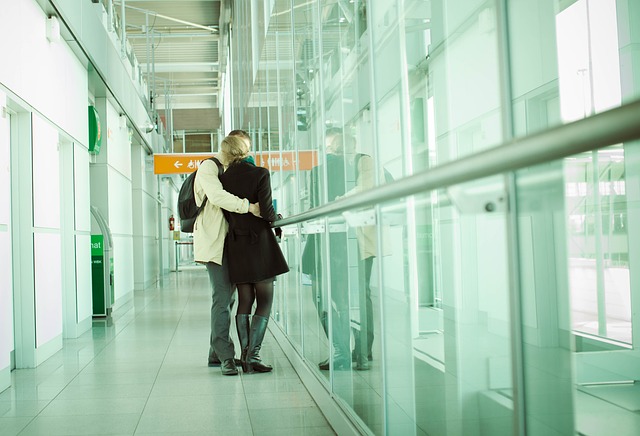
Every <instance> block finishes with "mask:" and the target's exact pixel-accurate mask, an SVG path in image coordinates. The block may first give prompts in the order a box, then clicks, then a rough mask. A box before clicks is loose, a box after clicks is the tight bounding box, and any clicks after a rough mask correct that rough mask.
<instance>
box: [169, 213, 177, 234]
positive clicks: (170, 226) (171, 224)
mask: <svg viewBox="0 0 640 436" xmlns="http://www.w3.org/2000/svg"><path fill="white" fill-rule="evenodd" d="M175 223H176V220H175V218H173V215H171V216H170V217H169V230H171V231H173V230H174V228H175Z"/></svg>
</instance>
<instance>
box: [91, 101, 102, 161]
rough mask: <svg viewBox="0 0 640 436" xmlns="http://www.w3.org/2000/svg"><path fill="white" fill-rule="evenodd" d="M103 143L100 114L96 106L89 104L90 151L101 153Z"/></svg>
mask: <svg viewBox="0 0 640 436" xmlns="http://www.w3.org/2000/svg"><path fill="white" fill-rule="evenodd" d="M101 145H102V128H101V126H100V116H99V115H98V111H97V110H96V108H95V107H94V106H89V153H92V154H98V153H100V146H101Z"/></svg>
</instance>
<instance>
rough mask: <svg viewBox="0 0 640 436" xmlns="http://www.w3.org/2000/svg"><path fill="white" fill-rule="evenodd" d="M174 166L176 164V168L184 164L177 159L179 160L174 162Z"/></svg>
mask: <svg viewBox="0 0 640 436" xmlns="http://www.w3.org/2000/svg"><path fill="white" fill-rule="evenodd" d="M173 166H174V167H176V168H180V167H181V166H182V164H181V163H180V161H179V160H177V161H176V162H175V163H174V164H173Z"/></svg>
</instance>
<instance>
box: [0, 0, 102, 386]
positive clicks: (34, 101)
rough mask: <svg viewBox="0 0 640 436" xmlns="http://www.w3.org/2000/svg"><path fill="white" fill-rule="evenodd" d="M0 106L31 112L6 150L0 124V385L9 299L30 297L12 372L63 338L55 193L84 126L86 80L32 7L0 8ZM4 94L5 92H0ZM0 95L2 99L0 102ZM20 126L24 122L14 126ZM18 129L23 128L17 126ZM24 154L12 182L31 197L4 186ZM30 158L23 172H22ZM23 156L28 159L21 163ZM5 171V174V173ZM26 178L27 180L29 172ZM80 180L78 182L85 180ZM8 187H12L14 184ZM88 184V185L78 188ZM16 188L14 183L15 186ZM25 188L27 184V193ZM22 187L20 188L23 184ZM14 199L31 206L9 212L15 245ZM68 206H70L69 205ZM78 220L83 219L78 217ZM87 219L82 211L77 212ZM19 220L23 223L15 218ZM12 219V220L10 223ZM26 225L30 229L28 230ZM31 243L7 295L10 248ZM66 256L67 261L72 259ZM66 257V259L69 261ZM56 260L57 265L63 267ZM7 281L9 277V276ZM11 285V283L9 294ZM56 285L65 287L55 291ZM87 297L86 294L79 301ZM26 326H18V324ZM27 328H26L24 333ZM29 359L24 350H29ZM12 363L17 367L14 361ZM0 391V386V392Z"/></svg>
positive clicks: (9, 330)
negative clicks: (63, 157)
mask: <svg viewBox="0 0 640 436" xmlns="http://www.w3.org/2000/svg"><path fill="white" fill-rule="evenodd" d="M0 10H2V15H0V40H2V41H5V43H3V44H0V59H3V62H1V63H0V95H1V98H0V106H6V105H11V106H12V108H13V109H15V110H17V111H18V112H29V111H31V112H33V125H32V128H25V129H24V130H21V131H20V134H21V136H22V138H21V139H20V141H19V143H18V142H16V144H10V141H9V139H8V137H5V136H4V135H2V133H4V130H3V128H4V127H6V125H7V123H6V122H7V119H6V118H2V119H1V121H0V125H2V126H3V127H0V132H2V133H0V135H1V136H2V138H1V139H0V153H4V154H3V155H2V157H0V161H1V162H2V166H1V167H0V177H1V178H3V179H7V180H5V181H1V180H0V184H1V185H2V188H0V192H2V194H0V203H1V205H0V211H1V212H0V253H1V255H0V263H1V264H2V266H0V299H1V301H0V323H1V325H0V377H1V374H2V371H3V368H5V367H7V365H8V364H7V362H8V360H9V354H10V352H11V349H12V348H13V336H14V332H13V319H12V313H13V310H12V309H13V298H12V296H13V292H23V293H26V294H31V297H30V298H26V299H24V300H23V305H22V307H21V308H20V310H23V311H26V312H27V313H29V312H30V313H31V315H30V316H22V314H20V315H18V316H19V317H20V318H16V320H17V321H18V320H19V322H20V325H21V331H22V340H21V342H20V344H16V348H20V349H21V352H20V354H21V356H22V357H21V358H20V359H19V360H20V363H19V365H26V366H34V365H37V364H38V363H40V362H42V361H44V360H46V359H47V358H48V357H49V356H51V355H52V354H53V353H55V352H56V351H57V350H58V349H59V348H60V347H61V346H62V339H61V338H62V333H63V316H64V315H63V313H64V312H63V292H67V291H68V292H71V293H75V292H76V289H75V286H73V284H71V286H70V287H69V286H67V285H69V284H68V283H66V282H64V276H63V271H64V269H63V264H64V262H67V260H66V258H64V257H63V255H62V245H63V244H62V243H63V240H62V232H63V227H64V226H63V223H62V221H61V211H62V209H61V204H63V203H64V204H67V203H68V200H69V199H68V198H65V197H64V195H67V194H66V193H65V192H63V191H62V190H61V183H60V182H61V172H60V168H61V167H60V164H61V161H60V137H61V135H62V136H63V137H66V138H69V141H71V140H73V141H76V142H78V143H80V144H86V142H87V137H88V126H87V108H86V107H87V87H88V79H87V72H86V70H85V68H84V66H83V65H82V63H80V61H79V60H78V59H77V58H76V56H75V55H74V54H73V52H72V50H71V49H70V48H69V46H68V45H67V44H66V42H65V41H64V40H61V41H58V42H50V41H48V40H47V38H46V19H47V17H46V15H45V13H44V12H43V11H42V9H41V7H40V6H39V4H38V3H37V2H36V1H20V2H14V1H10V0H0ZM1 91H5V92H1ZM5 94H6V95H5ZM22 119H26V118H24V117H23V118H22ZM21 124H22V125H23V126H26V125H27V124H23V123H22V122H21ZM30 134H32V147H33V150H29V151H28V152H25V153H24V156H23V157H21V158H19V159H18V160H17V161H16V162H18V161H20V162H25V164H22V163H21V164H20V165H19V166H18V167H19V168H18V167H16V169H15V171H16V174H15V176H16V180H18V179H19V180H20V181H22V180H31V179H33V187H32V189H26V190H25V189H22V187H20V186H18V184H17V183H10V182H9V180H8V178H10V173H9V166H8V165H9V162H10V159H9V150H11V153H12V154H13V153H17V152H18V151H19V150H20V152H21V153H22V151H21V150H23V149H24V148H25V147H27V148H29V144H30V143H31V141H30V140H29V139H28V137H29V135H30ZM31 154H32V155H33V158H32V161H31V165H26V163H27V162H29V159H31V158H30V157H29V156H30V155H31ZM27 155H29V156H27ZM5 163H6V167H5ZM32 171H33V174H34V176H33V177H32V174H31V172H32ZM85 177H86V176H85ZM16 180H14V181H13V182H15V181H16ZM84 183H85V184H88V177H86V179H85V180H84ZM20 184H22V183H20ZM30 184H31V182H29V183H28V185H30ZM24 185H25V186H26V185H27V183H25V184H24ZM10 191H11V193H12V195H13V196H14V198H15V196H19V197H21V198H20V201H21V202H23V203H24V202H29V203H32V208H33V210H32V211H31V206H30V207H29V208H26V207H25V208H22V207H21V208H20V209H17V210H16V211H14V212H15V213H17V214H19V215H20V216H19V217H17V219H20V222H22V223H24V226H22V227H23V228H21V229H20V230H19V231H20V236H19V238H18V240H13V241H12V238H14V237H16V234H14V233H15V232H12V231H10V227H9V218H8V217H9V213H10V204H9V199H8V196H7V194H8V193H9V192H10ZM71 204H73V202H71ZM78 213H79V214H82V213H83V212H78ZM84 213H88V209H86V211H84ZM23 215H24V216H23ZM14 219H16V217H15V216H14ZM31 219H33V229H32V228H31V224H32V223H31ZM29 240H30V241H31V243H30V244H28V245H30V246H31V247H30V248H26V247H21V250H22V251H23V252H24V253H23V254H24V255H26V256H27V257H28V258H31V259H32V261H33V263H30V262H21V265H20V268H19V270H20V271H21V275H22V278H26V277H31V280H22V279H20V280H19V281H18V282H19V283H20V284H19V288H17V289H16V290H15V291H14V290H13V289H12V288H13V286H12V282H11V275H12V268H11V267H12V257H13V253H12V252H11V244H13V245H14V247H15V245H16V244H22V243H26V242H27V241H29ZM73 251H74V250H73V249H72V252H71V254H72V255H73V254H74V253H73ZM73 258H74V256H72V257H71V259H73ZM63 259H65V260H64V261H63ZM89 267H90V264H88V263H87V264H86V265H84V266H82V268H83V270H81V271H78V273H79V274H80V275H82V274H84V275H87V274H90V270H89V269H88V268H89ZM14 279H15V276H14ZM18 282H15V283H16V286H18V285H17V283H18ZM63 283H64V284H65V286H64V287H63ZM80 292H81V293H83V294H82V295H81V299H82V298H84V300H86V299H87V295H89V297H88V298H91V297H90V288H89V289H83V290H81V291H80ZM87 293H89V294H87ZM25 323H26V324H25ZM29 324H30V325H31V326H30V327H29ZM33 344H35V349H34V348H32V349H31V351H29V350H25V349H24V348H25V347H27V346H28V347H33ZM17 360H18V359H17ZM2 387H4V386H3V385H2V382H1V381H0V389H2Z"/></svg>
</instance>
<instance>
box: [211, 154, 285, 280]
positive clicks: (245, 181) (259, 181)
mask: <svg viewBox="0 0 640 436" xmlns="http://www.w3.org/2000/svg"><path fill="white" fill-rule="evenodd" d="M220 181H221V182H222V186H223V187H224V189H225V191H227V192H230V193H232V194H234V195H237V196H238V197H241V198H246V199H248V200H249V201H250V202H251V203H259V204H260V215H262V218H258V217H256V216H254V215H252V214H250V213H245V214H237V213H232V212H227V211H225V212H224V213H225V216H226V217H227V220H228V221H229V233H228V234H227V238H226V240H225V252H226V255H227V262H228V263H229V279H230V281H231V283H257V282H260V281H262V280H266V279H269V278H272V277H275V276H277V275H278V274H283V273H286V272H287V271H289V267H288V265H287V261H286V260H285V258H284V256H283V255H282V251H281V250H280V246H279V245H278V241H277V240H276V237H275V235H274V233H273V229H272V228H271V223H272V222H273V221H275V220H276V213H275V211H274V210H273V203H272V201H271V178H270V177H269V170H267V169H266V168H262V167H257V166H255V165H253V164H250V163H247V162H239V163H235V164H232V165H230V166H229V168H228V169H227V171H225V172H224V173H223V174H222V175H221V176H220Z"/></svg>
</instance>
